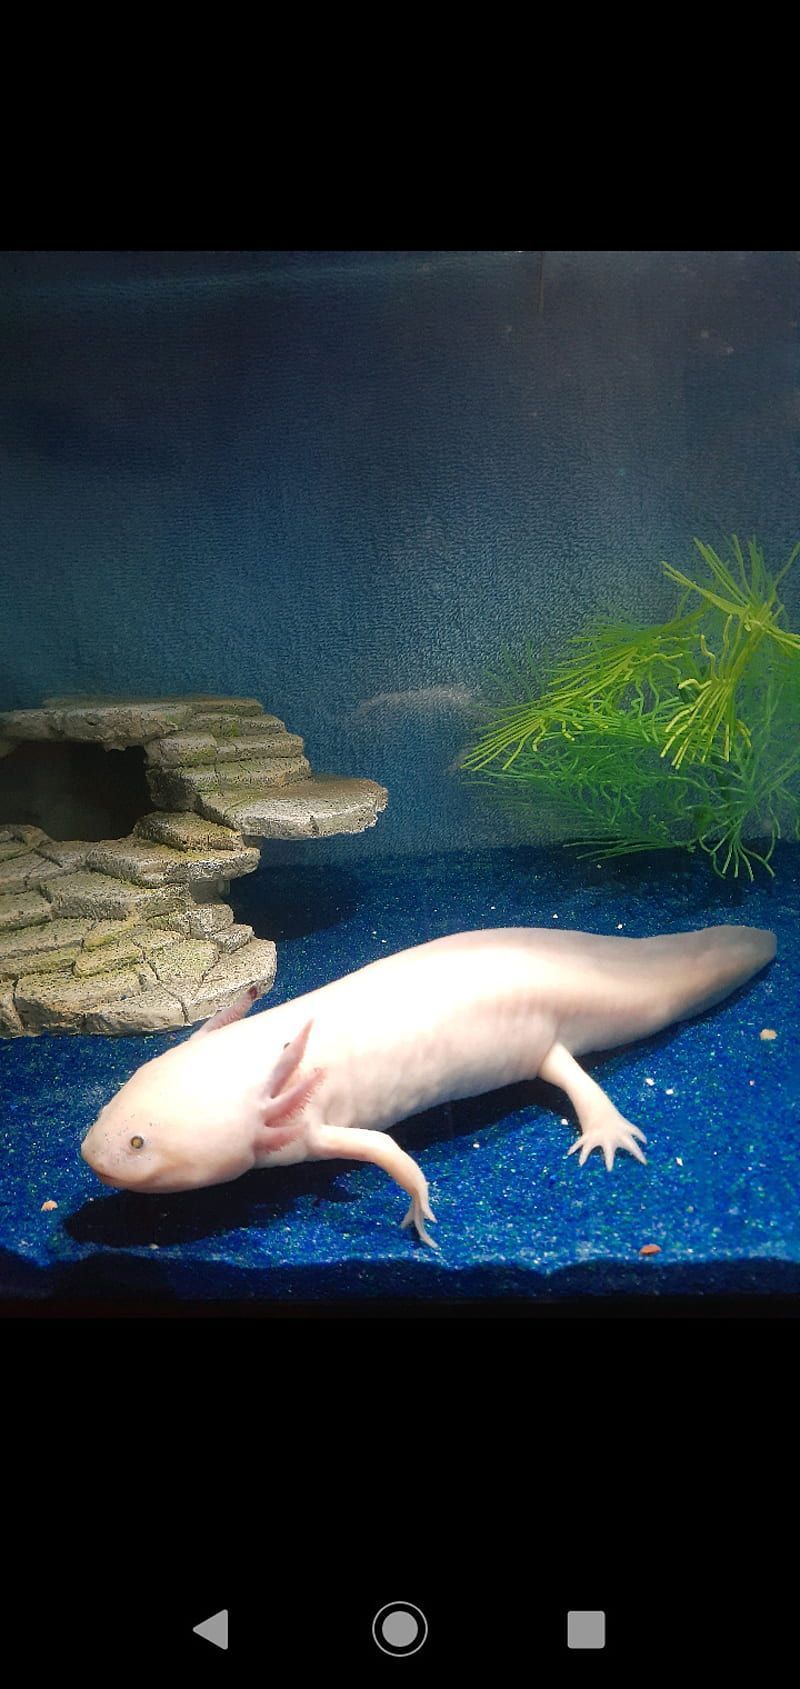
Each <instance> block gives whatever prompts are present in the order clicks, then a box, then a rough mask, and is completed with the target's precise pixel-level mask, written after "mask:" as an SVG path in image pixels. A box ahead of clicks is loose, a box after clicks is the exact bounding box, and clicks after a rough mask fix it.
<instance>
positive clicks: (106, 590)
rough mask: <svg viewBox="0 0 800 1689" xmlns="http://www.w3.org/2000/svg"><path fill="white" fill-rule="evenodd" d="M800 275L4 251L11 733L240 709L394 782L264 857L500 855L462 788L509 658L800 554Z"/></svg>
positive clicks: (1, 424)
mask: <svg viewBox="0 0 800 1689" xmlns="http://www.w3.org/2000/svg"><path fill="white" fill-rule="evenodd" d="M799 256H800V255H798V254H796V253H794V252H779V253H774V252H773V253H763V252H688V253H681V252H631V253H618V252H547V253H545V254H541V253H539V252H534V251H528V252H468V253H462V252H445V253H437V252H431V253H427V252H424V253H404V252H388V253H344V254H337V253H293V254H282V253H269V252H267V253H264V252H260V253H239V252H236V253H163V252H159V253H5V254H3V255H0V361H1V363H2V369H3V382H2V387H1V390H0V544H1V545H2V597H3V614H2V615H0V710H8V709H17V708H32V707H35V706H36V705H38V704H39V703H40V701H41V699H42V698H43V697H45V696H47V695H50V694H60V695H66V694H70V693H91V692H96V693H102V694H109V695H113V694H130V695H143V696H147V695H150V696H153V695H156V696H164V695H165V694H174V695H180V694H186V693H200V692H202V693H215V694H234V695H244V696H253V697H257V698H259V699H260V700H262V701H263V706H264V709H265V710H267V711H269V712H273V713H274V714H275V715H277V716H279V717H280V718H281V719H282V720H283V721H285V722H286V724H287V727H288V728H289V730H290V731H295V732H299V733H301V734H302V735H303V737H304V739H305V742H306V751H307V754H308V756H309V758H310V759H311V762H312V764H313V765H314V766H315V767H319V768H323V769H346V770H347V771H348V773H352V774H353V775H363V776H366V777H368V778H370V779H371V780H373V781H377V782H379V783H380V784H381V785H383V786H386V787H388V789H389V793H390V803H389V807H388V809H387V811H386V813H385V814H384V815H383V816H382V819H381V823H380V825H379V826H376V827H373V828H371V829H370V830H368V831H367V832H366V833H363V834H361V835H359V836H357V837H347V838H337V837H332V838H321V839H317V840H314V841H311V842H309V843H300V842H293V843H291V844H287V845H282V844H277V843H276V844H273V845H271V846H270V859H271V860H273V861H276V860H285V861H287V862H288V861H291V862H293V863H297V862H302V861H304V860H307V861H309V862H313V863H322V862H328V861H342V860H344V861H349V860H352V858H353V855H354V853H357V854H358V856H367V855H371V854H373V853H379V854H404V853H417V852H421V851H427V850H431V851H439V850H455V849H462V850H463V849H464V847H465V846H470V845H474V846H475V847H476V848H483V847H486V846H491V845H502V844H504V843H507V842H509V841H510V840H511V838H512V836H513V835H512V832H511V826H512V824H511V822H510V821H509V820H507V819H506V818H505V817H504V816H503V815H502V814H501V813H499V812H498V810H497V809H496V808H495V807H494V806H491V805H487V804H485V803H484V802H482V801H481V795H480V793H477V792H476V791H475V790H474V789H470V788H468V787H466V786H465V785H464V784H462V783H461V782H460V781H459V780H458V779H456V778H455V776H454V774H453V772H452V765H453V762H454V759H455V758H456V756H457V754H458V752H459V750H460V749H461V747H462V746H463V745H464V744H465V743H466V742H467V741H468V740H469V738H470V736H471V732H472V726H473V721H474V711H475V695H476V692H477V689H478V688H479V686H480V683H481V679H482V677H483V675H484V674H485V672H486V670H487V669H490V668H491V667H492V666H493V664H494V663H495V662H496V659H497V657H498V655H499V653H500V652H501V651H502V649H503V648H506V647H507V648H511V649H512V650H513V649H515V648H517V647H518V646H520V645H521V644H523V643H524V642H526V641H529V640H530V641H531V642H532V644H533V647H534V651H535V655H536V658H537V661H539V662H541V664H542V665H543V666H545V665H547V664H548V663H551V662H552V661H553V660H555V659H556V658H558V657H559V656H560V655H561V654H562V652H563V647H564V642H565V641H566V640H567V639H568V638H569V636H570V635H571V634H573V633H575V632H577V631H579V629H580V628H581V627H582V625H583V624H584V622H585V620H586V618H587V616H590V615H595V614H598V613H601V614H607V615H610V616H614V617H624V618H630V619H633V620H636V619H638V618H643V619H645V620H649V619H659V618H662V617H665V616H667V615H668V614H670V613H671V612H672V610H673V608H674V606H675V602H676V592H675V589H674V587H673V586H671V585H670V583H669V582H668V581H667V580H665V578H664V576H663V572H662V570H661V567H660V565H661V562H662V560H667V561H669V562H670V563H672V564H674V565H675V566H676V567H678V568H680V569H683V570H686V571H688V572H689V573H692V572H693V558H692V537H693V536H694V535H697V536H699V537H700V538H702V539H705V540H707V541H709V542H710V543H712V544H714V545H717V546H720V545H721V544H722V543H723V537H724V535H725V534H727V533H730V532H731V531H734V532H738V533H739V534H741V535H742V536H749V535H751V534H755V535H757V536H758V538H759V540H760V541H761V543H762V544H763V546H764V549H765V552H766V554H767V558H768V561H769V562H770V564H771V565H773V566H774V567H776V568H777V567H779V566H780V565H781V564H782V562H783V561H784V560H785V556H786V555H787V554H788V552H789V550H790V548H791V546H792V545H793V544H794V542H795V540H796V539H797V538H798V537H800V534H799V533H798V520H797V512H798V508H800V505H799V504H798V491H800V453H799V452H798V432H799V431H800V336H799V335H798V316H799V315H800V310H799V307H798V285H799V284H800V264H798V257H799ZM786 605H787V611H788V613H789V618H790V622H791V623H792V625H794V626H795V627H796V626H797V624H798V618H800V577H798V576H797V574H796V575H795V578H794V579H792V578H791V577H790V578H789V579H788V580H787V582H786ZM542 842H546V836H545V834H544V833H543V834H542Z"/></svg>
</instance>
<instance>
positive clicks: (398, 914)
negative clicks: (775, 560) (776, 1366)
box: [0, 839, 800, 1302]
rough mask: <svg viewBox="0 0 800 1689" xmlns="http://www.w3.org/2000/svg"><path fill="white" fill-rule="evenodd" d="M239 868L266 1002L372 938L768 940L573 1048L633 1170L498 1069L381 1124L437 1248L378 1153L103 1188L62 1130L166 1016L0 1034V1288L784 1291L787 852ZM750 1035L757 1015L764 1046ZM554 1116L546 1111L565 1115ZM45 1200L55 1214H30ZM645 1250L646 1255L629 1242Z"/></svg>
mask: <svg viewBox="0 0 800 1689" xmlns="http://www.w3.org/2000/svg"><path fill="white" fill-rule="evenodd" d="M268 857H269V853H268V850H267V851H266V852H265V858H264V861H263V862H262V867H261V869H260V870H259V872H258V873H257V874H256V875H253V876H252V877H250V878H249V879H247V880H244V881H239V882H237V883H236V884H235V885H234V887H233V890H232V896H231V901H232V902H233V904H234V907H235V911H236V917H237V919H239V920H245V921H249V922H250V923H251V924H252V925H253V926H254V927H255V929H256V931H257V932H258V933H260V934H262V935H265V936H271V937H274V938H276V940H277V942H278V955H279V969H278V978H277V981H276V984H275V987H274V988H273V992H272V993H271V995H270V996H269V997H268V998H267V999H266V1000H265V1002H266V1004H273V1003H278V1002H281V1001H283V1000H284V999H286V998H288V997H291V996H295V995H297V994H298V993H300V992H302V991H306V990H310V989H311V988H313V987H314V986H317V985H321V984H323V983H324V982H325V981H327V980H330V979H333V978H335V977H337V976H338V975H339V974H341V973H344V972H348V971H350V970H351V969H352V968H356V967H360V966H362V965H363V964H364V963H366V962H369V961H372V960H374V959H375V958H376V957H377V956H380V955H383V954H386V953H387V952H390V951H392V950H396V949H402V948H403V947H405V946H406V945H411V944H417V943H420V942H422V941H423V940H425V939H429V938H434V937H437V936H438V935H440V934H442V933H448V932H457V931H459V930H461V929H464V928H468V927H478V926H494V925H497V926H504V925H513V924H516V923H520V924H524V925H531V926H552V925H553V924H554V923H555V922H556V921H557V922H558V924H559V925H560V926H561V927H575V928H581V929H583V930H586V931H591V932H607V933H615V932H617V931H620V932H622V933H624V934H625V935H627V936H630V937H636V936H645V935H648V934H651V933H657V932H662V931H668V930H679V929H683V930H688V929H690V928H694V927H700V926H706V925H711V924H714V923H717V922H725V921H731V922H743V923H746V924H748V925H753V926H764V927H771V928H773V930H774V931H775V932H776V933H777V935H778V955H777V958H776V960H775V962H774V963H773V964H772V966H771V967H770V968H769V969H768V970H767V971H766V973H765V974H763V975H761V976H759V977H758V978H757V979H756V980H755V981H754V982H752V983H751V984H750V985H749V986H747V987H745V988H744V989H743V990H742V991H740V992H738V993H737V994H736V995H735V996H734V997H732V998H729V999H728V1001H727V1002H726V1003H724V1004H722V1005H721V1006H720V1007H719V1008H717V1009H715V1010H713V1011H711V1012H709V1013H708V1014H706V1015H704V1016H702V1017H700V1018H699V1019H697V1020H695V1021H691V1022H687V1023H685V1024H683V1025H681V1026H678V1027H675V1028H672V1029H669V1030H667V1031H666V1032H664V1033H662V1034H660V1035H659V1036H658V1037H656V1038H653V1039H651V1040H649V1041H647V1042H646V1043H643V1044H639V1045H636V1046H631V1047H629V1048H627V1049H624V1050H620V1051H616V1052H614V1053H612V1054H610V1055H608V1056H605V1057H602V1058H597V1059H596V1060H595V1059H594V1058H593V1060H592V1063H591V1065H592V1067H593V1068H594V1069H595V1071H596V1073H597V1077H598V1079H599V1080H600V1082H601V1083H602V1084H603V1085H604V1087H605V1088H606V1089H607V1090H608V1091H609V1093H610V1095H611V1096H612V1097H613V1099H614V1101H615V1103H616V1104H617V1106H618V1107H619V1108H620V1109H621V1111H622V1113H623V1114H625V1115H627V1116H628V1118H629V1119H631V1120H633V1121H634V1122H636V1123H637V1124H639V1125H640V1126H641V1127H642V1128H643V1130H644V1131H645V1132H646V1134H647V1138H648V1145H647V1156H648V1165H647V1167H642V1166H640V1165H639V1164H638V1163H636V1162H635V1161H633V1160H632V1159H631V1158H630V1157H629V1156H626V1155H624V1154H623V1155H621V1156H618V1158H617V1161H616V1164H615V1167H614V1170H613V1172H612V1173H611V1174H610V1175H609V1174H608V1173H607V1172H606V1169H605V1166H604V1164H603V1162H602V1160H601V1158H600V1156H599V1155H598V1154H597V1153H595V1154H593V1155H592V1156H590V1158H589V1160H588V1161H587V1163H586V1165H585V1166H584V1167H583V1168H580V1167H579V1166H578V1162H577V1157H576V1156H570V1157H569V1158H567V1155H566V1151H567V1148H568V1146H569V1144H570V1143H571V1142H572V1140H573V1137H574V1133H575V1127H574V1118H573V1115H572V1110H571V1107H570V1106H569V1105H568V1104H566V1099H565V1098H564V1097H563V1096H562V1094H561V1093H560V1092H557V1091H554V1090H552V1089H550V1088H549V1087H547V1086H545V1085H544V1084H542V1083H536V1084H532V1085H525V1086H518V1087H514V1088H513V1089H509V1090H506V1091H503V1092H496V1093H494V1094H492V1095H491V1096H488V1097H482V1098H477V1099H474V1100H472V1101H467V1102H461V1103H457V1104H455V1105H453V1106H451V1107H447V1108H442V1109H437V1110H435V1111H432V1112H431V1113H430V1114H428V1115H425V1116H420V1117H418V1118H417V1119H416V1120H415V1121H413V1122H410V1123H406V1124H405V1125H403V1126H402V1127H401V1128H399V1129H398V1132H397V1136H398V1137H399V1138H400V1140H401V1141H402V1142H403V1143H404V1144H405V1145H406V1146H407V1147H408V1149H409V1150H410V1152H411V1153H412V1154H414V1155H415V1156H416V1157H417V1159H418V1160H419V1161H420V1163H421V1165H422V1167H423V1168H424V1171H425V1173H426V1175H427V1177H428V1179H429V1181H430V1186H431V1199H432V1204H433V1208H434V1211H435V1213H436V1214H437V1216H438V1220H439V1225H438V1228H437V1233H436V1235H437V1242H438V1243H439V1244H440V1250H441V1252H440V1253H439V1254H434V1253H433V1252H432V1251H429V1250H428V1249H426V1248H425V1247H424V1246H422V1245H421V1244H419V1243H417V1242H416V1241H414V1240H412V1239H411V1238H410V1237H409V1234H408V1233H407V1232H402V1231H401V1230H400V1229H399V1221H400V1219H401V1218H402V1213H403V1210H404V1203H403V1198H402V1193H401V1192H399V1191H398V1189H397V1187H396V1186H395V1185H394V1183H393V1182H392V1181H391V1180H390V1179H388V1178H387V1177H386V1175H385V1174H383V1173H381V1172H380V1171H379V1170H378V1169H377V1168H374V1167H369V1166H368V1167H364V1166H355V1165H354V1164H345V1163H338V1164H337V1163H333V1164H318V1165H307V1166H304V1167H300V1168H291V1169H286V1170H285V1171H282V1172H274V1173H267V1172H262V1173H252V1174H248V1175H247V1176H246V1177H245V1178H244V1179H241V1180H238V1181H237V1182H236V1183H234V1184H230V1185H225V1186H220V1187H218V1188H217V1189H213V1190H208V1191H201V1192H194V1193H185V1194H182V1195H179V1196H172V1197H157V1196H149V1197H148V1196H136V1195H133V1194H131V1193H125V1192H120V1193H114V1192H111V1191H105V1190H103V1189H102V1188H101V1187H100V1186H99V1185H98V1183H97V1181H96V1180H95V1178H94V1176H93V1174H92V1173H91V1171H90V1169H89V1168H87V1167H86V1166H85V1164H84V1163H83V1162H82V1161H81V1159H80V1157H79V1154H78V1146H79V1143H80V1139H81V1136H82V1133H83V1130H84V1129H85V1127H86V1126H87V1125H88V1123H89V1122H90V1121H91V1120H92V1119H93V1118H94V1117H95V1115H96V1114H97V1112H98V1110H99V1108H100V1107H101V1106H102V1104H103V1103H104V1102H105V1101H107V1099H108V1098H109V1097H110V1096H111V1095H112V1094H113V1092H114V1091H115V1090H116V1089H117V1088H118V1086H119V1085H120V1084H121V1083H122V1082H123V1081H124V1080H125V1079H126V1078H127V1077H128V1076H129V1075H130V1074H131V1073H132V1072H133V1071H134V1069H135V1068H136V1067H138V1066H139V1064H140V1063H141V1062H142V1061H144V1060H145V1059H147V1058H149V1057H150V1056H153V1055H156V1054H158V1053H159V1052H160V1051H161V1050H163V1049H165V1048H167V1047H168V1046H169V1045H170V1044H171V1043H173V1042H174V1041H175V1040H176V1039H177V1038H180V1037H182V1036H184V1035H183V1034H181V1033H172V1034H169V1033H167V1034H156V1035H152V1036H150V1037H137V1038H122V1039H104V1038H83V1037H80V1038H76V1037H65V1036H47V1035H43V1036H41V1037H39V1038H23V1039H17V1040H11V1041H5V1042H3V1043H0V1134H1V1137H2V1164H3V1180H2V1193H1V1194H0V1295H2V1296H4V1297H25V1298H36V1299H39V1298H50V1297H53V1296H58V1297H65V1296H68V1297H77V1298H79V1299H82V1298H87V1297H88V1298H93V1297H97V1298H103V1299H107V1298H109V1297H112V1298H113V1297H126V1298H127V1297H131V1296H133V1297H137V1296H138V1297H147V1298H151V1297H152V1298H157V1299H168V1300H174V1299H184V1298H191V1299H198V1298H199V1299H202V1300H209V1299H213V1300H219V1299H223V1300H227V1299H230V1298H233V1299H236V1300H241V1301H245V1300H246V1301H250V1300H251V1299H255V1300H256V1301H262V1302H267V1301H278V1300H280V1301H284V1302H286V1301H296V1302H324V1301H326V1300H331V1299H333V1300H337V1301H339V1300H350V1299H372V1300H377V1301H380V1299H381V1298H385V1299H396V1298H403V1299H408V1298H421V1299H435V1300H436V1301H437V1302H440V1301H442V1300H444V1301H458V1300H460V1299H463V1298H470V1299H473V1298H480V1299H497V1298H509V1297H513V1298H515V1299H516V1298H520V1297H522V1298H539V1299H557V1298H565V1297H567V1298H570V1299H572V1298H575V1297H579V1298H581V1297H587V1298H591V1297H598V1296H599V1297H603V1296H609V1295H614V1296H617V1297H619V1296H620V1295H622V1296H624V1295H625V1294H626V1293H630V1294H631V1295H633V1296H637V1297H638V1296H641V1295H643V1294H644V1295H651V1296H659V1295H662V1296H664V1295H670V1296H671V1295H680V1296H685V1295H687V1294H689V1295H691V1294H692V1293H697V1294H699V1295H702V1294H706V1295H707V1294H709V1293H714V1294H717V1295H719V1294H729V1293H746V1294H749V1295H752V1294H753V1293H756V1294H762V1293H767V1294H768V1293H775V1292H781V1291H782V1292H787V1291H788V1292H792V1293H795V1292H796V1291H797V1290H798V1289H800V1219H799V1218H798V1201H797V1184H798V1152H799V1151H800V1057H799V1056H798V1045H797V1009H798V1003H799V1002H800V942H798V938H797V934H798V918H799V917H800V871H799V870H800V852H798V850H797V849H796V848H794V847H792V846H785V847H782V848H781V849H780V850H779V851H778V853H777V856H776V859H775V866H776V869H777V877H776V879H775V881H774V882H772V881H764V880H762V881H761V882H760V883H758V884H756V885H755V886H750V885H749V883H748V884H746V885H740V884H737V883H736V882H733V883H730V884H729V883H728V882H723V881H719V880H717V879H715V878H714V877H713V876H712V875H711V874H710V873H709V871H708V869H707V868H706V866H705V864H704V863H702V862H698V861H695V860H694V859H691V858H688V857H685V856H676V857H672V856H670V857H668V858H667V857H664V858H661V859H651V860H650V861H649V862H648V861H646V860H645V859H643V858H639V859H633V860H631V861H628V862H624V861H623V862H618V863H610V864H605V865H602V866H599V867H598V866H596V865H595V864H594V863H586V862H579V861H578V860H577V859H576V858H575V857H574V856H573V855H572V854H571V853H568V852H567V851H564V850H538V851H536V850H524V849H516V850H503V851H494V852H486V853H482V854H477V853H472V852H466V851H465V852H464V853H463V854H456V855H453V854H446V855H439V856H431V857H424V858H420V857H413V858H395V859H393V860H392V861H391V862H389V863H386V862H381V861H378V862H373V863H369V864H363V863H360V862H359V859H358V840H357V839H355V840H354V841H353V852H352V860H351V863H350V865H348V866H344V867H331V866H328V867H327V868H323V867H319V868H313V867H302V868H295V869H292V868H287V867H280V866H275V865H272V866H271V865H270V863H269V859H268ZM764 1029H770V1030H772V1031H774V1033H775V1034H776V1036H775V1037H774V1038H772V1039H769V1040H764V1039H762V1038H761V1037H760V1033H761V1032H762V1030H764ZM565 1119H566V1120H568V1122H569V1124H568V1125H565V1124H563V1121H564V1120H565ZM48 1200H53V1201H55V1202H56V1203H57V1207H56V1208H55V1209H53V1210H51V1211H48V1212H42V1204H43V1203H44V1202H45V1201H48ZM653 1244H655V1245H657V1246H658V1249H659V1251H660V1252H659V1253H658V1254H649V1255H647V1256H642V1255H641V1254H640V1251H641V1250H642V1248H643V1247H644V1246H646V1245H653Z"/></svg>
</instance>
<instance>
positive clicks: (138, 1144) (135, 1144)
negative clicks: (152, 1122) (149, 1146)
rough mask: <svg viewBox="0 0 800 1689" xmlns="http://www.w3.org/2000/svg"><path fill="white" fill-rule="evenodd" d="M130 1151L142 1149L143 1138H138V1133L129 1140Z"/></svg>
mask: <svg viewBox="0 0 800 1689" xmlns="http://www.w3.org/2000/svg"><path fill="white" fill-rule="evenodd" d="M131 1149H144V1138H140V1137H139V1134H138V1132H137V1133H136V1136H135V1137H134V1138H131Z"/></svg>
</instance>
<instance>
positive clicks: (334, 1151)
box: [307, 1125, 439, 1249]
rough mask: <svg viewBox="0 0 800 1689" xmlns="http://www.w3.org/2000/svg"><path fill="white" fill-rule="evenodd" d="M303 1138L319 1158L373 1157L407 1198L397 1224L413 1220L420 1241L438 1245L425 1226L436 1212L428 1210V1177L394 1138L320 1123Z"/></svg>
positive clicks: (323, 1159)
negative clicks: (403, 1214) (407, 1205)
mask: <svg viewBox="0 0 800 1689" xmlns="http://www.w3.org/2000/svg"><path fill="white" fill-rule="evenodd" d="M307 1141H308V1146H309V1151H310V1153H311V1154H312V1155H313V1156H316V1157H317V1158H318V1159H319V1160H320V1161H332V1160H338V1159H339V1158H340V1157H341V1159H342V1160H348V1161H374V1162H375V1165H376V1166H377V1167H382V1168H383V1170H384V1172H385V1173H390V1174H391V1176H392V1178H393V1179H396V1180H397V1183H398V1185H401V1186H402V1188H403V1190H404V1191H406V1192H407V1193H408V1195H409V1196H410V1198H411V1202H410V1205H409V1208H408V1211H407V1213H406V1216H405V1218H404V1219H403V1220H401V1222H400V1225H401V1228H404V1227H406V1226H410V1225H412V1224H413V1225H414V1226H415V1227H416V1229H417V1235H418V1236H419V1237H420V1238H421V1239H422V1242H423V1243H427V1244H429V1245H430V1247H431V1249H438V1247H439V1245H438V1243H435V1242H434V1240H433V1238H432V1237H431V1235H430V1233H429V1232H427V1231H426V1229H425V1221H426V1220H432V1221H433V1223H434V1225H435V1224H436V1215H435V1214H433V1213H432V1212H431V1207H430V1203H429V1201H428V1181H427V1179H426V1178H425V1174H424V1173H423V1171H422V1169H421V1167H418V1166H417V1163H416V1161H414V1160H413V1159H412V1157H411V1156H410V1155H407V1154H406V1152H405V1150H404V1149H401V1148H400V1145H399V1144H397V1143H395V1141H394V1138H388V1137H387V1136H386V1133H385V1132H371V1131H369V1130H368V1129H367V1128H364V1127H360V1126H325V1125H322V1126H312V1127H311V1128H310V1129H309V1131H308V1137H307Z"/></svg>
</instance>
